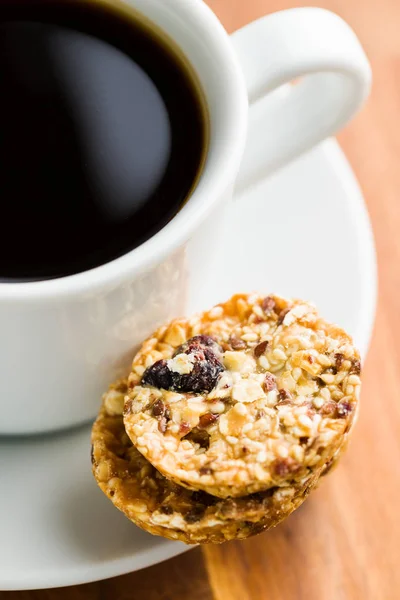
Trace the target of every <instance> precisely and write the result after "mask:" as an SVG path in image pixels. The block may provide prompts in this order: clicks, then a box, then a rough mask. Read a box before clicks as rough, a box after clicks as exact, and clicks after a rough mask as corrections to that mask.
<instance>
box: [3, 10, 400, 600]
mask: <svg viewBox="0 0 400 600" xmlns="http://www.w3.org/2000/svg"><path fill="white" fill-rule="evenodd" d="M209 4H210V6H211V7H212V8H213V9H214V11H215V12H216V13H217V14H218V16H219V17H220V19H221V20H222V22H223V23H224V24H225V26H226V28H227V29H228V31H234V30H235V29H237V28H238V27H240V26H241V25H244V24H245V23H247V22H249V21H251V20H253V19H255V18H257V17H259V16H261V15H264V14H266V13H268V12H272V11H274V10H278V9H282V8H289V7H292V6H301V5H302V4H307V5H314V4H315V5H319V6H324V7H326V8H330V9H332V10H334V11H336V12H338V13H339V14H340V15H342V16H343V17H344V18H345V19H346V20H347V21H348V22H349V23H350V24H351V25H352V26H353V27H354V29H355V30H356V32H357V34H358V35H359V37H360V39H361V41H362V43H363V45H364V47H365V49H366V51H367V53H368V54H369V57H370V59H371V62H372V66H373V70H374V88H373V92H372V97H371V99H370V101H369V103H368V105H367V107H366V108H365V109H364V111H363V112H362V114H360V115H359V116H358V117H357V118H356V120H355V121H354V122H353V123H352V124H351V125H350V126H349V127H348V128H347V130H346V131H344V132H343V133H342V134H341V135H340V142H341V144H342V146H343V148H344V149H345V151H346V153H347V155H348V157H349V159H350V161H351V163H352V165H353V167H354V170H355V172H356V174H357V176H358V178H359V180H360V182H361V186H362V188H363V191H364V194H365V197H366V201H367V204H368V208H369V211H370V215H371V218H372V222H373V226H374V231H375V237H376V242H377V248H378V258H379V269H380V299H379V307H378V316H377V322H376V328H375V335H374V338H373V343H372V347H371V351H370V354H369V357H368V360H367V364H366V367H365V369H364V391H363V396H362V410H361V416H360V420H359V422H358V425H357V427H356V430H355V432H354V436H353V440H352V444H351V447H350V451H349V452H348V454H347V455H346V457H345V458H344V460H343V461H342V463H341V466H340V467H339V469H338V470H337V471H335V472H334V473H333V474H332V476H331V477H330V478H329V479H328V480H327V481H326V482H325V483H324V484H323V485H322V487H321V488H320V489H319V490H318V491H317V492H316V493H314V495H312V496H311V498H310V499H309V500H308V501H307V502H306V503H305V505H304V506H303V507H302V508H301V509H300V510H299V511H298V512H297V513H295V514H294V515H292V517H290V519H289V520H288V521H287V522H286V523H284V524H283V525H281V526H280V527H278V528H277V529H275V530H273V531H270V532H267V533H265V534H263V535H260V536H258V537H256V538H253V539H249V540H247V541H244V542H231V543H228V544H225V545H223V546H221V547H206V548H204V549H203V550H201V549H200V548H196V549H194V550H192V551H191V552H189V553H187V554H184V555H183V556H181V557H178V558H176V559H173V560H171V561H169V562H167V563H164V564H161V565H158V566H156V567H152V568H150V569H146V570H144V571H140V572H139V573H133V574H132V575H127V576H125V577H120V578H117V579H113V580H109V581H104V582H102V583H94V584H90V585H86V586H80V587H75V588H68V589H63V590H50V591H38V592H15V593H13V592H11V593H3V594H1V593H0V599H1V600H28V599H29V600H39V599H45V600H56V599H57V600H72V599H74V600H79V599H80V598H82V599H83V598H84V599H85V600H97V599H99V600H101V599H103V598H104V599H107V600H108V599H110V600H119V599H121V600H122V599H126V600H186V599H190V600H261V599H262V600H302V599H307V600H399V599H400V397H399V391H398V390H399V389H400V369H399V367H400V343H399V338H400V234H399V232H400V2H399V0H381V1H380V2H379V3H378V2H377V0H318V2H316V3H314V2H313V1H310V0H307V2H305V0H302V1H301V0H300V1H296V0H209ZM378 4H379V7H378ZM397 336H399V338H398V337H397ZM27 543H29V540H27Z"/></svg>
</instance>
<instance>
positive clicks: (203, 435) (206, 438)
mask: <svg viewBox="0 0 400 600" xmlns="http://www.w3.org/2000/svg"><path fill="white" fill-rule="evenodd" d="M185 440H189V441H190V442H192V443H193V444H198V445H199V446H200V447H201V448H205V449H206V450H208V448H209V447H210V434H209V433H208V432H207V431H205V430H204V429H199V428H198V427H195V428H194V429H192V431H191V432H190V433H188V434H187V435H186V436H185Z"/></svg>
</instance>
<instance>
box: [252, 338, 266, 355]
mask: <svg viewBox="0 0 400 600" xmlns="http://www.w3.org/2000/svg"><path fill="white" fill-rule="evenodd" d="M267 346H268V342H267V341H264V342H261V343H260V344H258V345H257V346H256V347H255V348H254V356H255V357H256V358H259V357H260V356H261V354H264V352H265V350H266V349H267Z"/></svg>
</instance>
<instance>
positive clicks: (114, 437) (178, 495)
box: [92, 381, 318, 544]
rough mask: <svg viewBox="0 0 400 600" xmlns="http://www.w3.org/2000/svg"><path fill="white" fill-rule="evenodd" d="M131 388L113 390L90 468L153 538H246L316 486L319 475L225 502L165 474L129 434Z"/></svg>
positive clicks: (275, 520)
mask: <svg viewBox="0 0 400 600" xmlns="http://www.w3.org/2000/svg"><path fill="white" fill-rule="evenodd" d="M126 389H127V384H126V382H124V381H121V382H119V383H117V384H115V385H113V386H111V388H110V390H109V392H108V393H107V394H105V396H104V402H103V406H102V408H101V410H100V414H99V416H98V418H97V421H96V423H95V424H94V426H93V432H92V468H93V473H94V475H95V477H96V479H97V482H98V484H99V486H100V488H101V489H102V491H103V492H104V493H105V494H106V496H108V498H109V499H110V500H111V501H112V502H113V504H114V505H115V506H116V507H117V508H118V509H119V510H121V511H122V512H123V513H124V514H125V515H126V516H127V517H128V518H129V519H130V520H131V521H133V522H134V523H135V524H136V525H138V526H139V527H141V528H142V529H144V530H146V531H148V532H149V533H152V534H154V535H161V536H163V537H166V538H169V539H172V540H180V541H182V542H185V543H187V544H198V543H221V542H224V541H226V540H231V539H243V538H246V537H249V536H251V535H255V534H257V533H260V532H261V531H264V530H266V529H269V528H270V527H274V526H275V525H277V524H278V523H280V522H281V521H282V520H283V519H285V518H286V517H287V516H288V515H289V514H290V513H291V512H292V511H293V510H295V509H296V508H297V507H298V506H299V505H300V504H301V503H302V502H303V501H304V500H305V498H306V497H307V495H308V494H309V492H310V491H311V490H312V489H313V488H314V487H315V485H316V483H317V480H318V472H317V471H316V472H314V473H313V474H311V475H308V476H306V477H304V478H303V479H302V480H297V481H296V483H295V484H293V485H287V486H285V487H282V488H278V487H272V488H270V489H268V490H267V491H265V492H260V493H256V494H252V495H250V496H247V497H244V498H229V499H225V500H221V499H220V498H216V497H213V496H210V495H209V494H207V493H205V492H203V491H198V492H193V491H190V490H188V489H187V488H184V487H181V486H178V485H176V484H175V483H173V482H171V481H169V480H167V479H166V478H165V477H163V475H161V474H160V473H159V472H158V471H157V470H156V469H155V468H154V467H153V466H152V465H151V464H150V463H149V462H148V461H147V460H146V459H145V458H144V457H143V455H142V454H140V452H138V450H136V448H135V447H134V446H133V445H132V443H131V441H130V440H129V438H128V436H127V435H126V433H125V429H124V424H123V418H122V409H123V399H124V394H125V393H126Z"/></svg>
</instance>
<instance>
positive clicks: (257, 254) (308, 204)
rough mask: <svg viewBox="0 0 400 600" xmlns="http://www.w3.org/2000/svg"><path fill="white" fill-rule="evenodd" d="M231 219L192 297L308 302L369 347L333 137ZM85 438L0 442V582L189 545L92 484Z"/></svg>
mask: <svg viewBox="0 0 400 600" xmlns="http://www.w3.org/2000/svg"><path fill="white" fill-rule="evenodd" d="M231 218H232V221H231V222H230V223H228V224H227V225H228V228H227V229H228V232H229V233H228V238H227V240H226V244H224V246H225V248H226V255H223V256H221V257H216V262H217V263H218V264H219V265H221V268H220V269H219V270H218V276H217V280H218V281H217V282H216V284H215V286H213V285H212V283H211V282H210V283H209V285H208V286H207V288H205V289H206V292H205V293H203V294H202V297H201V300H200V299H199V298H198V300H197V303H199V302H201V304H202V305H203V306H207V305H209V304H211V303H213V302H216V301H219V300H224V299H226V298H228V297H229V295H230V294H231V293H233V292H235V291H250V290H255V289H260V290H264V291H275V292H278V293H281V294H284V295H289V296H291V295H295V296H300V297H305V298H309V299H312V300H313V301H315V302H316V303H317V304H318V306H319V308H320V310H321V312H322V314H323V315H324V316H326V317H327V318H329V319H332V320H334V321H336V322H338V323H340V324H341V325H342V326H344V327H345V328H347V329H348V330H349V331H350V332H351V333H352V334H353V335H354V337H355V340H356V342H357V344H358V345H359V347H360V348H361V350H362V352H363V353H364V354H365V352H366V350H367V347H368V342H369V337H370V332H371V327H372V324H373V318H374V309H375V296H376V265H375V253H374V245H373V239H372V235H371V228H370V223H369V220H368V216H367V213H366V209H365V205H364V201H363V198H362V196H361V193H360V190H359V188H358V186H357V183H356V181H355V179H354V176H353V174H352V171H351V169H350V167H349V165H348V163H347V161H346V159H345V158H344V156H343V154H342V153H341V151H340V149H339V147H338V146H337V143H336V141H333V140H330V141H327V142H325V143H324V144H323V145H322V146H320V147H318V148H316V149H315V150H313V151H312V153H310V154H308V155H307V156H304V157H303V158H301V159H299V160H297V161H296V162H295V163H294V164H292V165H291V166H290V167H288V168H286V169H285V170H283V171H281V172H280V173H278V174H277V175H275V176H274V177H273V178H272V179H269V180H268V181H265V182H263V183H261V184H260V185H258V186H257V188H254V189H253V190H252V191H251V192H249V193H248V194H247V195H246V197H243V196H242V197H240V198H238V199H237V200H236V201H235V203H234V206H233V208H232V213H231ZM197 303H196V304H197ZM191 308H195V309H196V310H197V309H198V308H200V306H192V307H191ZM89 434H90V430H89V428H88V427H84V428H81V429H80V430H78V431H76V430H75V431H73V432H67V433H64V434H58V435H54V436H48V437H40V438H36V439H32V438H31V439H13V440H8V441H5V440H0V490H1V493H0V523H1V527H0V589H3V590H12V589H19V590H20V589H32V588H46V587H57V586H65V585H72V584H80V583H86V582H89V581H94V580H98V579H104V578H107V577H111V576H114V575H120V574H123V573H127V572H130V571H135V570H137V569H141V568H143V567H146V566H149V565H151V564H154V563H157V562H159V561H162V560H165V559H167V558H169V557H172V556H174V555H176V554H179V553H181V552H183V551H184V550H185V549H186V547H185V546H183V545H182V544H179V543H176V542H168V541H166V540H163V539H159V538H156V537H152V536H150V535H147V534H145V533H143V532H142V531H141V530H139V529H137V528H136V527H134V526H133V525H131V524H130V523H129V522H128V521H127V520H126V519H125V517H124V516H123V515H122V514H120V513H119V512H118V511H117V510H115V509H114V507H113V506H112V505H111V503H110V502H109V501H108V500H107V499H106V498H105V497H104V496H103V494H102V493H101V492H100V490H98V489H97V487H96V484H95V482H94V480H93V477H92V475H91V469H90V457H89V454H90V452H89V450H90V448H89Z"/></svg>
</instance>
